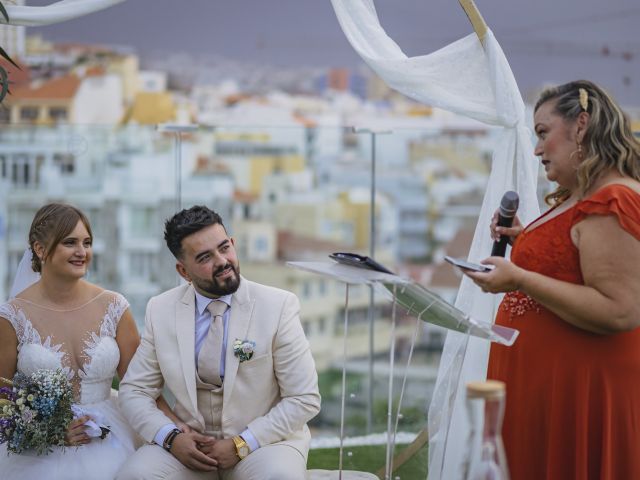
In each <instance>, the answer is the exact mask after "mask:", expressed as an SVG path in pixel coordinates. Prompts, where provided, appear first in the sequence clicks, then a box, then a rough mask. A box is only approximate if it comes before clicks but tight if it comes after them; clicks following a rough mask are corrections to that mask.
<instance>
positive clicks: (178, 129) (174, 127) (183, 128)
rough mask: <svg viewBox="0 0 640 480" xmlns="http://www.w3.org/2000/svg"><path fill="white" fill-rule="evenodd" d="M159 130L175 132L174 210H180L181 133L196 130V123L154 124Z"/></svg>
mask: <svg viewBox="0 0 640 480" xmlns="http://www.w3.org/2000/svg"><path fill="white" fill-rule="evenodd" d="M156 129H157V130H158V131H159V132H171V133H174V134H175V142H174V144H173V157H174V166H173V168H174V175H175V177H176V199H175V200H176V211H178V212H179V211H180V210H182V134H183V133H192V132H196V131H198V125H193V124H190V125H178V124H173V123H162V124H160V125H157V126H156Z"/></svg>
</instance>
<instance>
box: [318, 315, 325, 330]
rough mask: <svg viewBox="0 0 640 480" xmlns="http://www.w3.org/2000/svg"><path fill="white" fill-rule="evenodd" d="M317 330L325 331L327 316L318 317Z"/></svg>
mask: <svg viewBox="0 0 640 480" xmlns="http://www.w3.org/2000/svg"><path fill="white" fill-rule="evenodd" d="M318 331H319V332H320V333H325V332H326V331H327V317H320V320H319V321H318Z"/></svg>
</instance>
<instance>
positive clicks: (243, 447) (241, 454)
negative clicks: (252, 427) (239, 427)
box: [233, 435, 249, 460]
mask: <svg viewBox="0 0 640 480" xmlns="http://www.w3.org/2000/svg"><path fill="white" fill-rule="evenodd" d="M233 443H234V444H235V446H236V455H238V458H239V459H240V460H242V459H243V458H245V457H246V456H247V455H249V445H248V444H247V442H245V441H244V438H242V437H241V436H240V435H236V436H235V437H233Z"/></svg>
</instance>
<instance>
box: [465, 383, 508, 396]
mask: <svg viewBox="0 0 640 480" xmlns="http://www.w3.org/2000/svg"><path fill="white" fill-rule="evenodd" d="M505 393H506V386H505V384H504V382H500V381H498V380H487V381H486V382H471V383H467V398H500V397H504V395H505Z"/></svg>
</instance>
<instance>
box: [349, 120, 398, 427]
mask: <svg viewBox="0 0 640 480" xmlns="http://www.w3.org/2000/svg"><path fill="white" fill-rule="evenodd" d="M353 131H354V133H368V134H369V135H371V186H370V192H371V198H370V200H369V202H370V205H369V256H370V257H371V258H374V256H375V253H376V252H375V249H376V163H377V159H376V137H377V135H379V134H389V133H391V131H390V130H383V131H374V130H371V129H369V128H356V127H354V128H353ZM367 317H368V318H367V320H368V323H369V355H368V363H369V365H368V367H369V368H368V374H369V385H368V391H367V433H372V432H373V397H374V383H375V382H374V369H373V356H374V352H375V297H374V291H373V286H370V287H369V311H368V315H367Z"/></svg>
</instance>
